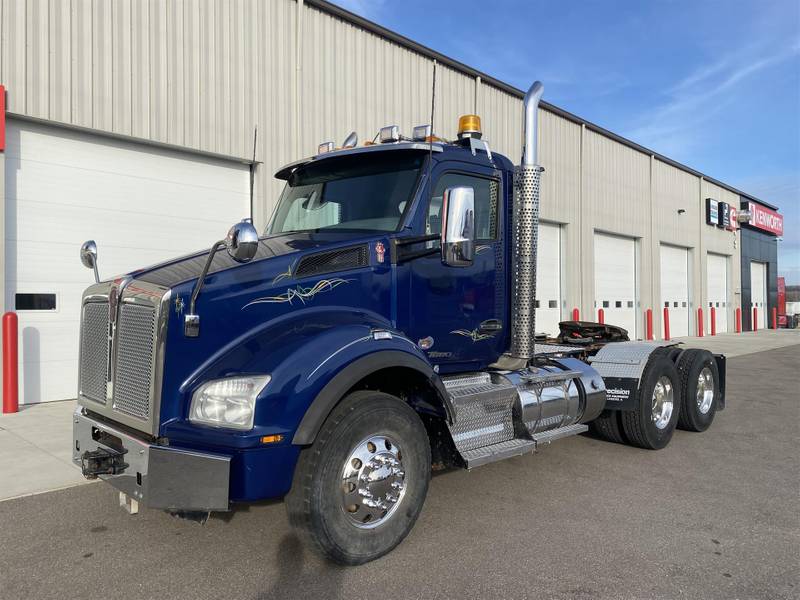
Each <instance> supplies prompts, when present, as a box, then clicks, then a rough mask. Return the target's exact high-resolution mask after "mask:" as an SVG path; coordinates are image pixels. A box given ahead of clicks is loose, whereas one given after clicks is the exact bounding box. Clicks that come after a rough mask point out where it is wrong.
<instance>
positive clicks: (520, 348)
mask: <svg viewBox="0 0 800 600" xmlns="http://www.w3.org/2000/svg"><path fill="white" fill-rule="evenodd" d="M542 92H544V85H542V83H541V82H540V81H536V82H534V83H533V85H532V86H531V87H530V89H529V90H528V93H527V94H525V100H524V103H523V107H524V108H523V110H524V115H523V116H524V123H525V145H524V146H523V149H522V163H521V164H520V165H519V166H518V167H516V168H515V169H514V208H513V236H514V237H513V240H512V247H513V252H514V255H513V258H512V268H513V272H512V276H513V286H512V296H511V348H510V351H509V354H510V355H511V356H510V357H508V358H511V359H518V362H519V361H525V362H526V363H527V361H528V360H530V359H531V358H533V354H534V338H535V335H534V334H535V331H536V249H537V243H538V239H539V183H540V179H541V173H542V171H543V169H542V167H540V166H539V165H538V164H537V154H538V152H537V137H538V130H539V124H538V120H539V101H540V100H541V98H542Z"/></svg>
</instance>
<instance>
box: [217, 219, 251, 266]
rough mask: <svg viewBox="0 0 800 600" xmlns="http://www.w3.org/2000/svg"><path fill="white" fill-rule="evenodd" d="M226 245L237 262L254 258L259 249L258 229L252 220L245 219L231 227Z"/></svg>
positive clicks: (244, 261)
mask: <svg viewBox="0 0 800 600" xmlns="http://www.w3.org/2000/svg"><path fill="white" fill-rule="evenodd" d="M225 247H226V248H227V249H228V254H229V255H230V257H231V258H232V259H233V260H235V261H236V262H240V263H246V262H249V261H250V260H252V258H253V257H254V256H255V255H256V251H257V250H258V231H256V228H255V227H254V226H253V223H252V221H250V220H249V219H243V220H242V221H240V222H239V223H236V225H234V226H233V227H231V228H230V230H228V235H227V237H226V238H225Z"/></svg>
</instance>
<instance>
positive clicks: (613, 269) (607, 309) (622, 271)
mask: <svg viewBox="0 0 800 600" xmlns="http://www.w3.org/2000/svg"><path fill="white" fill-rule="evenodd" d="M594 297H595V307H596V308H602V309H603V311H604V313H605V322H606V323H607V324H609V325H617V326H619V327H623V328H625V329H627V330H628V335H629V336H630V338H631V339H635V338H636V241H635V240H634V239H633V238H627V237H620V236H616V235H608V234H604V233H596V234H595V236H594Z"/></svg>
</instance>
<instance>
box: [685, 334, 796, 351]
mask: <svg viewBox="0 0 800 600" xmlns="http://www.w3.org/2000/svg"><path fill="white" fill-rule="evenodd" d="M675 341H676V342H681V344H682V345H683V346H685V347H686V348H705V349H707V350H711V351H712V352H715V353H717V354H724V355H725V356H727V357H728V358H733V357H734V356H744V355H746V354H754V353H756V352H765V351H767V350H774V349H775V348H785V347H786V346H793V345H795V344H800V329H762V330H761V331H745V332H743V333H720V334H718V335H714V336H711V335H707V336H705V337H684V338H675Z"/></svg>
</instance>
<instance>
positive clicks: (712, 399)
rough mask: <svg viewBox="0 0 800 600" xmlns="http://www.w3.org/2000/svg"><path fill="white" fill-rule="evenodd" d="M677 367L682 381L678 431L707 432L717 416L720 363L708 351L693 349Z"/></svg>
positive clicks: (681, 359)
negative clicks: (718, 366)
mask: <svg viewBox="0 0 800 600" xmlns="http://www.w3.org/2000/svg"><path fill="white" fill-rule="evenodd" d="M677 367H678V373H679V374H680V378H681V409H680V411H679V414H678V427H679V428H680V429H684V430H686V431H697V432H699V431H705V430H706V429H708V428H709V427H710V426H711V423H712V422H713V421H714V415H715V414H716V412H717V401H718V399H719V370H718V369H717V361H715V360H714V357H713V355H712V354H711V353H710V352H709V351H708V350H697V349H691V350H687V351H686V352H684V353H683V354H682V355H681V357H680V359H678V364H677Z"/></svg>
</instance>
